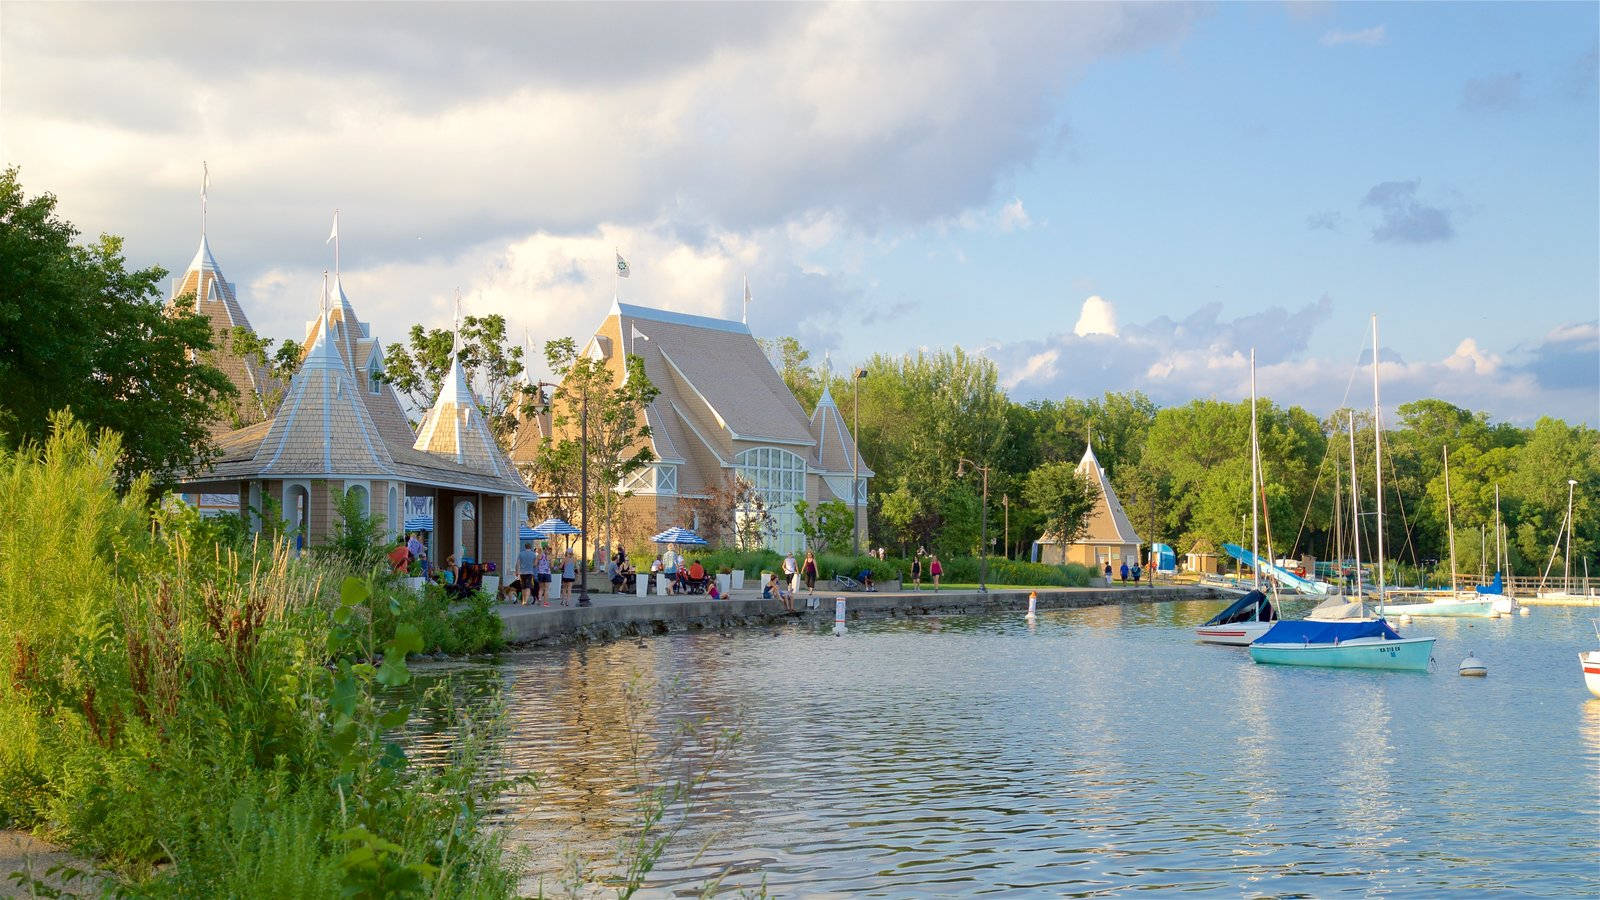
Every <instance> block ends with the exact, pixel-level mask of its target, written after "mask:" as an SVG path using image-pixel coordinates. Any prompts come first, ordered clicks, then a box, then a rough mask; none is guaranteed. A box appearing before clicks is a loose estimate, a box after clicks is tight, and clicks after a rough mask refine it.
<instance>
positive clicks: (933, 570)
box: [911, 549, 944, 591]
mask: <svg viewBox="0 0 1600 900" xmlns="http://www.w3.org/2000/svg"><path fill="white" fill-rule="evenodd" d="M922 557H923V553H922V550H921V549H918V550H917V555H916V556H915V557H913V558H912V560H911V589H912V590H914V591H920V590H922V573H923V569H924V565H923V562H922ZM927 557H928V562H927V565H926V569H927V573H928V577H929V578H930V579H932V580H933V589H934V590H936V591H937V590H938V589H939V579H941V578H943V577H944V564H943V563H941V562H939V554H937V553H929V554H927Z"/></svg>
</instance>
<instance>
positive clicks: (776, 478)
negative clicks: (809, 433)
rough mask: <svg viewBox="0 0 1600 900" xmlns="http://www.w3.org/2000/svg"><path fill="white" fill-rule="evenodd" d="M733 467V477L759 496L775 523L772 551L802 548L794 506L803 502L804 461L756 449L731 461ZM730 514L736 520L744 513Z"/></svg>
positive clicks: (786, 453) (783, 452)
mask: <svg viewBox="0 0 1600 900" xmlns="http://www.w3.org/2000/svg"><path fill="white" fill-rule="evenodd" d="M734 466H735V472H736V474H737V475H738V476H739V477H740V478H743V479H745V480H746V481H748V482H750V484H751V485H753V486H754V487H755V489H756V491H757V492H759V493H760V494H761V497H762V499H764V500H765V501H766V503H767V509H769V510H770V511H771V512H772V515H773V517H774V518H775V519H776V520H777V526H778V533H777V535H776V536H775V537H774V538H773V539H772V549H774V550H777V551H778V552H779V553H786V552H788V551H790V550H799V549H801V548H803V547H804V546H805V536H804V535H803V534H802V533H801V532H800V520H799V517H797V516H796V515H795V512H794V505H795V503H796V502H798V501H800V500H804V499H805V498H806V461H805V460H803V459H801V458H800V457H798V456H796V455H794V454H793V453H790V452H789V451H787V450H780V449H778V448H777V447H756V448H755V449H753V450H746V451H744V452H743V453H740V454H739V455H738V456H736V457H734ZM734 512H735V515H736V516H737V515H740V514H741V513H743V512H744V511H743V510H735V511H734Z"/></svg>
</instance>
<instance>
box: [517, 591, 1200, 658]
mask: <svg viewBox="0 0 1600 900" xmlns="http://www.w3.org/2000/svg"><path fill="white" fill-rule="evenodd" d="M1038 593H1039V602H1038V608H1039V609H1041V610H1044V609H1066V608H1073V607H1084V606H1110V605H1115V604H1121V603H1151V602H1157V601H1164V600H1207V599H1220V598H1221V597H1222V596H1223V595H1222V594H1220V593H1218V592H1217V591H1216V590H1214V589H1212V588H1208V587H1193V586H1165V585H1163V586H1161V587H1138V588H1134V587H1113V588H1105V587H1098V588H1093V587H1091V588H1048V589H1040V590H1039V592H1038ZM835 597H843V598H845V603H846V611H847V617H848V618H849V619H850V620H851V621H857V620H861V619H884V618H895V617H901V616H925V615H960V614H975V613H985V612H1001V611H1006V610H1023V609H1026V608H1027V606H1028V592H1027V591H1015V590H1006V591H998V590H997V591H991V592H989V593H979V592H977V591H973V590H965V591H953V590H943V591H932V590H922V591H895V592H892V593H889V592H883V593H879V592H856V593H839V592H835V591H824V590H821V589H820V588H819V589H818V591H817V599H818V608H817V609H814V610H809V611H807V610H805V609H804V608H803V607H804V606H805V603H806V592H805V591H804V590H802V591H801V592H800V597H799V598H798V599H797V600H796V606H799V607H802V609H800V611H798V612H796V613H792V614H790V613H785V612H784V611H783V606H782V604H780V603H779V602H778V601H776V600H763V599H761V592H760V591H757V590H751V589H746V590H742V591H734V592H733V594H732V596H730V597H729V598H728V599H725V600H712V599H710V598H709V597H705V596H702V595H695V596H681V595H668V596H665V597H661V596H656V595H651V596H649V597H637V596H634V595H632V594H591V595H590V599H591V600H592V601H593V604H594V605H592V606H588V607H573V606H559V605H552V606H548V607H547V606H517V605H515V604H511V605H501V606H499V607H496V609H497V611H498V612H499V613H500V618H501V619H502V620H504V622H505V625H506V630H505V634H506V640H507V641H509V642H511V643H513V644H560V643H567V642H571V641H584V640H589V641H604V640H611V639H614V638H618V637H623V636H631V635H640V634H665V633H667V632H669V631H688V630H695V629H702V628H730V627H738V626H743V625H773V624H776V623H778V622H783V621H789V620H791V619H796V618H798V619H800V620H801V621H816V622H823V621H826V622H831V621H833V612H834V610H833V606H834V598H835Z"/></svg>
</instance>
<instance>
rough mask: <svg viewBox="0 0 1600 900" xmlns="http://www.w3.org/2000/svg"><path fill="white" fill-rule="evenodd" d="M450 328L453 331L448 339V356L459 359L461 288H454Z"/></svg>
mask: <svg viewBox="0 0 1600 900" xmlns="http://www.w3.org/2000/svg"><path fill="white" fill-rule="evenodd" d="M450 330H451V331H453V332H455V336H454V338H453V339H452V340H451V341H450V357H451V359H460V358H461V288H456V312H455V320H454V323H453V324H452V325H451V326H450Z"/></svg>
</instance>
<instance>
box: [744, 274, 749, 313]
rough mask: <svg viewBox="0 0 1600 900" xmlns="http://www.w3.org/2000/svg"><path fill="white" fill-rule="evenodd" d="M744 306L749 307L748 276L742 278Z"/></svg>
mask: <svg viewBox="0 0 1600 900" xmlns="http://www.w3.org/2000/svg"><path fill="white" fill-rule="evenodd" d="M744 305H745V306H749V305H750V276H749V275H746V276H745V277H744Z"/></svg>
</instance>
